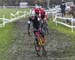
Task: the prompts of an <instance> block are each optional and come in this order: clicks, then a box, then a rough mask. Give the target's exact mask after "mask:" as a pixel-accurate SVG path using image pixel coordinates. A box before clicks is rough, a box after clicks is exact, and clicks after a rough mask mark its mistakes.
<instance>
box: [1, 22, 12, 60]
mask: <svg viewBox="0 0 75 60" xmlns="http://www.w3.org/2000/svg"><path fill="white" fill-rule="evenodd" d="M12 30H13V24H12V23H9V24H7V25H6V27H2V28H0V60H4V59H3V58H4V55H5V53H6V51H7V49H8V47H9V46H10V45H11V42H12V41H13V40H12Z"/></svg>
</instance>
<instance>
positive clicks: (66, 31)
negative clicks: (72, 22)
mask: <svg viewBox="0 0 75 60" xmlns="http://www.w3.org/2000/svg"><path fill="white" fill-rule="evenodd" d="M48 24H49V27H50V28H52V29H55V30H57V31H59V32H61V33H64V34H69V35H71V36H75V29H74V31H73V32H72V31H71V28H69V27H66V26H64V25H61V24H57V26H56V24H55V23H54V22H53V20H52V19H50V20H49V23H48Z"/></svg>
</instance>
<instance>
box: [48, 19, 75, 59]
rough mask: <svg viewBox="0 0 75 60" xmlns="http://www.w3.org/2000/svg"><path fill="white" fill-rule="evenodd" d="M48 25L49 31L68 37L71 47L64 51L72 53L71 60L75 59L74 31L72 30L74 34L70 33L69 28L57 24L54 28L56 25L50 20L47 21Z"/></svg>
mask: <svg viewBox="0 0 75 60" xmlns="http://www.w3.org/2000/svg"><path fill="white" fill-rule="evenodd" d="M48 25H49V28H50V29H54V30H56V31H57V32H60V33H63V34H64V35H68V36H70V38H71V40H70V42H71V43H72V45H71V47H69V48H68V49H66V51H67V52H72V53H70V55H73V56H71V58H74V57H75V29H74V32H72V31H71V28H68V27H66V26H64V25H61V24H57V26H56V24H55V23H54V22H53V20H52V19H50V20H49V22H48Z"/></svg>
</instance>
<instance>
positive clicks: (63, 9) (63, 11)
mask: <svg viewBox="0 0 75 60" xmlns="http://www.w3.org/2000/svg"><path fill="white" fill-rule="evenodd" d="M60 8H61V13H62V17H63V16H64V15H65V8H66V5H65V2H62V4H61V5H60Z"/></svg>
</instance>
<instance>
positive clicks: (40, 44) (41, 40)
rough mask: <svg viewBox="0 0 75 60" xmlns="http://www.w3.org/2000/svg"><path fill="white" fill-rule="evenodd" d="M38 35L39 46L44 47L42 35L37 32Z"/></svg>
mask: <svg viewBox="0 0 75 60" xmlns="http://www.w3.org/2000/svg"><path fill="white" fill-rule="evenodd" d="M36 35H37V37H38V45H39V46H43V37H42V36H41V35H40V32H36Z"/></svg>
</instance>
